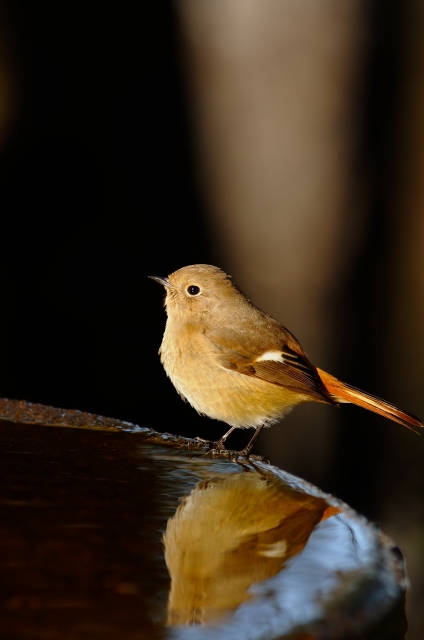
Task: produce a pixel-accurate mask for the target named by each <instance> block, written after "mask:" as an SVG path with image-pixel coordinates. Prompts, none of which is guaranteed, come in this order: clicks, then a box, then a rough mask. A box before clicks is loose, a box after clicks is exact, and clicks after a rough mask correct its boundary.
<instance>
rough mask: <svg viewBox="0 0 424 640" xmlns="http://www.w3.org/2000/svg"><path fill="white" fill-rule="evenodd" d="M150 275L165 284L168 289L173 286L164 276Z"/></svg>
mask: <svg viewBox="0 0 424 640" xmlns="http://www.w3.org/2000/svg"><path fill="white" fill-rule="evenodd" d="M148 277H149V278H151V279H152V280H156V282H159V284H163V286H164V287H166V288H167V289H171V288H172V284H171V283H170V282H169V279H168V278H163V277H162V276H148Z"/></svg>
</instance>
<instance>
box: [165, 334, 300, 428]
mask: <svg viewBox="0 0 424 640" xmlns="http://www.w3.org/2000/svg"><path fill="white" fill-rule="evenodd" d="M161 359H162V363H163V366H164V368H165V371H166V373H167V375H168V376H169V378H170V379H171V381H172V383H173V384H174V386H175V388H176V389H177V391H178V392H179V393H180V394H181V395H182V396H184V397H185V398H186V399H187V400H188V402H189V403H190V404H191V406H192V407H194V409H196V411H198V412H199V413H201V414H204V415H206V416H209V417H210V418H214V419H216V420H222V421H223V422H226V423H227V424H229V425H231V426H234V427H258V426H259V425H261V424H264V423H267V424H272V423H273V422H275V421H276V420H278V419H279V418H281V417H282V416H284V415H285V414H286V413H288V412H289V411H290V410H291V408H292V407H293V406H294V405H296V404H298V403H299V402H302V400H303V398H302V397H300V396H299V394H295V393H294V392H293V391H291V390H290V389H287V388H284V387H281V386H278V385H274V384H271V383H269V382H265V381H264V380H260V379H258V378H254V377H251V376H248V375H244V374H241V373H238V372H236V371H232V370H230V369H226V368H224V367H222V366H220V365H218V364H217V363H216V361H211V362H210V363H209V362H208V361H205V359H204V358H202V357H201V356H200V354H198V353H196V351H195V350H190V351H187V350H185V351H184V352H182V351H179V350H174V351H173V353H172V352H169V351H167V350H166V348H164V345H162V349H161ZM188 372H190V374H189V375H188Z"/></svg>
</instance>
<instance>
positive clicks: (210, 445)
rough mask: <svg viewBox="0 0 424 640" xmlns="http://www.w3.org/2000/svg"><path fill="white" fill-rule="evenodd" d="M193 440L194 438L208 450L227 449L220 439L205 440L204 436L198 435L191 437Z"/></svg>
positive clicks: (220, 450)
mask: <svg viewBox="0 0 424 640" xmlns="http://www.w3.org/2000/svg"><path fill="white" fill-rule="evenodd" d="M193 440H195V441H196V442H198V443H199V444H203V445H204V446H205V447H206V448H207V449H208V451H219V452H222V451H227V449H226V448H225V445H224V442H225V441H224V440H222V439H220V440H216V441H215V440H205V439H204V438H199V437H198V436H197V437H196V438H193Z"/></svg>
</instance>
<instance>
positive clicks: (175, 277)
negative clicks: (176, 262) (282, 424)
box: [151, 264, 422, 455]
mask: <svg viewBox="0 0 424 640" xmlns="http://www.w3.org/2000/svg"><path fill="white" fill-rule="evenodd" d="M151 277H152V278H153V279H154V280H156V281H158V282H160V283H161V284H163V285H164V286H165V288H166V300H165V306H166V311H167V314H168V319H167V323H166V329H165V333H164V336H163V341H162V345H161V348H160V354H161V360H162V363H163V366H164V367H165V371H166V373H167V374H168V376H169V377H170V378H171V380H172V382H173V384H174V386H175V387H176V389H177V391H178V392H179V393H180V395H181V396H182V397H183V398H184V399H186V400H188V402H189V403H190V404H191V405H192V406H193V407H194V408H195V409H196V410H197V411H198V412H199V413H201V414H205V415H207V416H209V417H210V418H215V419H217V420H222V421H223V422H226V423H228V424H229V425H230V426H231V429H230V430H229V431H228V432H227V433H226V434H224V436H222V438H221V439H220V440H218V442H217V443H215V445H216V446H217V448H220V449H223V448H224V443H225V440H226V439H227V437H228V436H229V434H230V433H231V432H232V431H233V430H234V429H236V428H237V427H242V428H243V427H255V428H256V432H255V434H254V435H253V438H252V439H251V441H250V442H249V444H248V445H247V447H246V448H245V449H243V451H242V452H240V453H242V454H243V455H248V454H249V453H250V451H251V448H252V445H253V442H254V441H255V440H256V438H257V436H258V435H259V432H260V431H261V429H262V428H263V427H264V426H269V425H271V424H272V423H274V422H276V421H277V420H278V419H279V418H281V417H282V416H284V415H285V414H286V413H288V412H289V411H290V410H291V409H292V407H294V406H295V405H297V404H299V403H301V402H307V401H311V400H314V401H316V402H326V403H332V404H337V403H339V402H352V403H353V404H357V405H359V406H361V407H364V408H365V409H369V410H370V411H374V412H375V413H379V414H380V415H383V416H385V417H386V418H389V419H391V420H394V421H395V422H399V423H400V424H402V425H404V426H405V427H408V428H410V429H412V430H416V429H417V427H422V424H421V421H420V420H419V419H418V418H416V417H415V416H413V415H411V414H409V413H406V412H405V411H403V410H402V409H400V408H399V407H396V406H395V405H392V404H390V403H389V402H386V401H385V400H381V399H379V398H376V397H374V396H371V395H369V394H368V393H365V392H363V391H360V390H359V389H355V387H351V386H350V385H347V384H345V383H344V382H341V381H340V380H337V378H334V377H333V376H331V375H330V374H328V373H325V371H322V370H321V369H317V368H316V367H315V366H314V365H313V364H312V363H311V362H310V361H309V359H308V357H307V356H306V354H305V352H304V351H303V349H302V347H301V345H300V344H299V342H298V341H297V340H296V338H295V337H294V336H293V335H292V334H291V333H290V331H288V330H287V329H285V328H284V327H283V326H281V325H280V324H279V323H278V322H277V321H276V320H274V319H273V318H271V317H270V316H268V315H266V314H265V313H263V312H262V311H260V310H259V309H257V308H256V307H255V306H253V304H252V303H251V302H250V301H249V300H248V299H247V298H246V297H245V296H244V295H243V294H242V293H241V292H240V291H239V290H238V289H237V287H236V286H235V284H234V283H233V281H232V279H231V277H230V276H228V275H227V274H226V273H224V272H223V271H221V269H218V268H217V267H213V266H211V265H206V264H197V265H192V266H188V267H183V268H182V269H179V270H178V271H175V272H174V273H172V274H171V275H170V276H169V278H162V277H158V276H151Z"/></svg>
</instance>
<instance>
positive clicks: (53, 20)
mask: <svg viewBox="0 0 424 640" xmlns="http://www.w3.org/2000/svg"><path fill="white" fill-rule="evenodd" d="M153 4H155V3H153ZM2 14H3V15H2V17H3V19H6V20H7V22H6V24H7V44H8V51H9V54H10V56H11V58H12V63H13V83H14V85H15V87H16V89H17V100H16V102H15V105H14V112H15V114H16V115H15V121H14V126H13V128H12V130H11V131H10V132H9V135H8V137H7V139H6V142H5V143H4V145H3V154H2V158H1V186H0V191H1V194H2V195H1V201H2V206H1V209H2V214H1V227H2V250H1V254H0V274H1V276H0V277H1V280H0V282H1V290H2V294H1V303H2V311H1V328H2V331H1V335H2V338H1V347H0V354H1V358H0V372H1V373H0V380H1V393H2V395H3V396H9V397H12V398H24V399H26V400H31V401H35V402H42V403H46V404H52V405H55V406H63V407H72V408H78V409H82V410H87V411H92V412H95V413H100V414H104V415H110V416H116V417H120V418H125V419H127V420H130V421H134V422H137V423H140V424H146V425H149V426H151V427H154V428H156V429H160V430H165V429H172V430H175V426H174V425H175V424H178V426H179V428H180V430H181V432H183V433H186V434H188V433H192V429H191V426H192V425H194V424H195V423H196V422H197V418H196V415H195V414H193V412H192V411H191V410H189V409H188V407H185V406H184V405H182V403H181V401H180V400H179V398H178V396H177V395H176V394H175V392H174V391H173V389H172V388H171V385H170V384H168V383H167V381H166V380H165V376H164V373H163V370H162V367H161V365H160V363H159V359H158V356H157V351H158V348H159V345H160V342H161V336H162V333H163V326H164V322H165V316H164V312H163V309H162V308H161V307H162V299H163V291H162V290H160V289H159V287H158V285H156V284H155V283H153V282H152V281H151V280H148V279H147V276H148V275H149V274H158V275H162V274H163V275H166V274H168V273H170V272H171V271H173V270H175V269H177V268H179V267H180V266H183V265H184V264H188V263H193V262H210V261H212V260H213V258H212V254H211V251H210V250H209V248H208V240H207V237H206V234H205V231H204V225H203V222H202V218H201V204H200V202H199V198H198V196H197V192H196V187H195V185H194V178H193V172H192V168H191V157H190V152H189V139H188V129H187V117H186V113H185V108H184V107H185V105H184V99H183V95H182V88H181V82H180V75H179V68H178V55H177V47H178V45H177V34H176V31H175V24H174V12H173V8H172V6H171V4H170V3H157V6H156V4H155V6H149V7H145V8H144V9H143V13H142V14H141V15H139V14H138V11H136V7H135V5H134V3H125V2H123V3H120V4H119V6H118V5H115V4H113V3H110V4H106V5H104V6H103V7H102V10H101V12H99V11H98V10H97V9H96V7H95V6H94V5H91V4H90V3H78V2H60V3H54V2H40V3H35V4H34V3H25V2H13V3H9V4H6V5H3V6H2ZM171 423H172V426H171Z"/></svg>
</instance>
